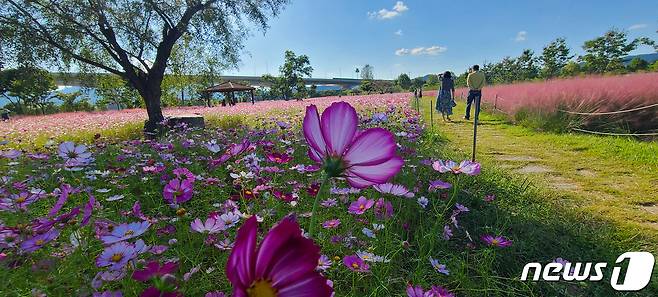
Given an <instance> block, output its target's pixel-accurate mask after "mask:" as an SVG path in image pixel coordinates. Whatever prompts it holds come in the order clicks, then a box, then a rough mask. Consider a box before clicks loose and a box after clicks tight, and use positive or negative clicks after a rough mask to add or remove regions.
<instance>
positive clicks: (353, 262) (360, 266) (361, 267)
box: [343, 255, 370, 272]
mask: <svg viewBox="0 0 658 297" xmlns="http://www.w3.org/2000/svg"><path fill="white" fill-rule="evenodd" d="M343 265H345V266H346V267H347V268H349V269H350V270H352V271H356V272H368V271H370V266H368V263H366V262H364V261H363V259H361V257H359V256H357V255H349V256H345V257H343Z"/></svg>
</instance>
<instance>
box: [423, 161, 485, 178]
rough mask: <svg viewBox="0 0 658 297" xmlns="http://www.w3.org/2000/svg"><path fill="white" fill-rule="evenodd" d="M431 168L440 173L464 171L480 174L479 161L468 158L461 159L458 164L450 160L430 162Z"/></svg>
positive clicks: (470, 173)
mask: <svg viewBox="0 0 658 297" xmlns="http://www.w3.org/2000/svg"><path fill="white" fill-rule="evenodd" d="M432 168H434V170H436V171H438V172H441V173H446V172H452V173H453V174H460V173H464V174H466V175H478V174H480V163H477V162H473V161H469V160H464V161H461V163H459V164H457V163H456V162H455V161H452V160H446V161H442V160H438V161H435V162H434V163H432Z"/></svg>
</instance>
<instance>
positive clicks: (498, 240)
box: [481, 234, 512, 248]
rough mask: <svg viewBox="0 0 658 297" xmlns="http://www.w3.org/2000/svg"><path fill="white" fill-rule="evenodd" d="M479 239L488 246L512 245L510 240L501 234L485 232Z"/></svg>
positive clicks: (502, 246)
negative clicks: (494, 234)
mask: <svg viewBox="0 0 658 297" xmlns="http://www.w3.org/2000/svg"><path fill="white" fill-rule="evenodd" d="M481 239H482V241H484V242H485V243H486V244H487V245H489V246H495V247H501V248H504V247H509V246H511V245H512V241H511V240H509V239H507V238H505V237H503V236H493V235H490V234H486V235H482V237H481Z"/></svg>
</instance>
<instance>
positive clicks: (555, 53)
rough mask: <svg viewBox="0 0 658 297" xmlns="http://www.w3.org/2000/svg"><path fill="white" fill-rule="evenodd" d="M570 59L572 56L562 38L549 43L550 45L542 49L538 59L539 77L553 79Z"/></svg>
mask: <svg viewBox="0 0 658 297" xmlns="http://www.w3.org/2000/svg"><path fill="white" fill-rule="evenodd" d="M572 58H573V55H571V54H570V50H569V47H568V46H567V43H566V40H565V39H564V38H558V39H555V40H553V41H551V43H549V44H548V45H547V46H545V47H544V49H543V50H542V54H541V57H539V60H540V61H541V64H542V68H541V71H540V77H542V78H554V77H557V76H559V75H560V72H561V70H562V68H564V66H566V65H567V63H568V62H569V60H571V59H572Z"/></svg>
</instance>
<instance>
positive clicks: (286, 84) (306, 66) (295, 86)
mask: <svg viewBox="0 0 658 297" xmlns="http://www.w3.org/2000/svg"><path fill="white" fill-rule="evenodd" d="M312 73H313V67H311V62H310V61H309V58H308V56H306V55H299V56H297V55H295V53H294V52H293V51H291V50H287V51H286V53H285V61H284V63H283V65H281V66H280V67H279V77H274V76H272V75H269V74H266V75H263V80H265V81H267V82H269V83H271V84H272V86H271V87H270V93H271V94H272V97H274V98H277V96H278V95H280V96H281V97H283V98H284V99H285V100H288V99H291V98H304V97H306V96H308V91H307V90H306V85H305V84H304V77H305V76H308V77H310V76H311V74H312ZM278 98H280V97H278Z"/></svg>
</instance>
